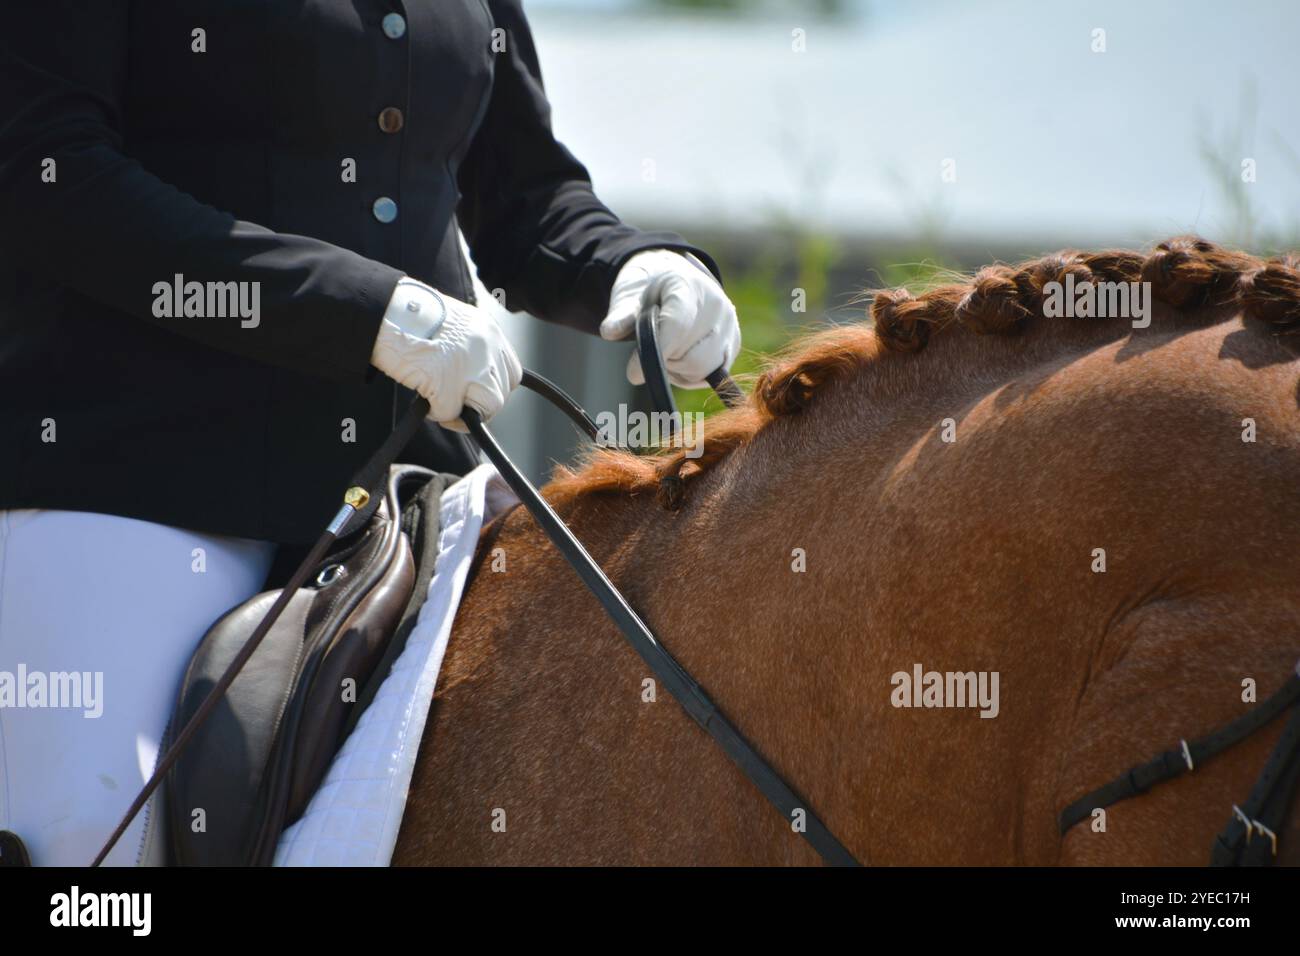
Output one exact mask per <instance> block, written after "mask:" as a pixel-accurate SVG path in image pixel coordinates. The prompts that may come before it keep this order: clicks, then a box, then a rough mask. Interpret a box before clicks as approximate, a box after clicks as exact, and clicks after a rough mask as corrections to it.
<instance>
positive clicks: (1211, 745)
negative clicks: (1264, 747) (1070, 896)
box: [1060, 674, 1300, 855]
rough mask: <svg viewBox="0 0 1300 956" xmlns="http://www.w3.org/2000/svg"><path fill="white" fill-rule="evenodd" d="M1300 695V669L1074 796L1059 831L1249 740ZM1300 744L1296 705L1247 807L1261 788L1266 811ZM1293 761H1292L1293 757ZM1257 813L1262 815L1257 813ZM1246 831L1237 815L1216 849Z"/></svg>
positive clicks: (1297, 758) (1299, 756) (1296, 761)
mask: <svg viewBox="0 0 1300 956" xmlns="http://www.w3.org/2000/svg"><path fill="white" fill-rule="evenodd" d="M1298 700H1300V674H1293V675H1292V676H1291V677H1290V679H1289V680H1287V682H1286V683H1285V684H1283V685H1282V687H1281V688H1280V689H1278V690H1277V692H1275V693H1274V694H1273V695H1272V696H1271V697H1269V698H1268V699H1267V700H1265V701H1264V702H1263V703H1261V704H1259V705H1257V706H1256V707H1255V708H1254V709H1253V710H1251V711H1250V713H1248V714H1244V715H1243V716H1241V717H1238V718H1237V719H1236V720H1234V721H1232V722H1231V723H1228V724H1225V725H1224V726H1222V727H1220V728H1219V729H1218V730H1215V731H1213V732H1212V733H1209V734H1207V735H1205V736H1204V737H1201V738H1199V739H1198V740H1194V741H1192V742H1191V743H1188V742H1187V741H1181V742H1180V746H1178V747H1177V748H1175V749H1173V750H1166V751H1165V752H1164V753H1162V754H1160V755H1159V756H1157V757H1156V758H1155V759H1153V760H1149V761H1147V762H1146V763H1143V764H1138V765H1137V766H1136V767H1132V768H1130V769H1129V770H1128V771H1126V772H1125V773H1123V774H1121V775H1120V776H1118V777H1116V778H1115V779H1114V780H1112V781H1111V782H1110V783H1108V784H1106V785H1105V786H1102V787H1098V788H1097V789H1096V790H1093V791H1092V792H1090V793H1087V794H1085V795H1084V796H1082V797H1080V798H1079V799H1078V800H1075V801H1074V802H1073V803H1071V804H1070V805H1069V806H1068V807H1066V808H1065V809H1064V810H1062V811H1061V816H1060V832H1061V833H1062V834H1064V833H1065V832H1066V831H1068V830H1069V829H1070V828H1071V827H1073V826H1074V825H1075V824H1076V823H1079V822H1081V821H1083V820H1085V819H1087V818H1088V816H1089V815H1091V813H1092V811H1093V810H1095V809H1097V808H1099V807H1108V806H1110V805H1111V804H1114V803H1118V802H1119V801H1121V800H1127V799H1129V798H1130V797H1136V796H1137V795H1138V794H1141V793H1145V792H1146V791H1147V790H1150V789H1151V788H1152V787H1153V786H1155V785H1156V784H1158V783H1164V782H1165V781H1166V780H1173V779H1174V778H1175V777H1180V776H1182V775H1183V774H1185V773H1190V772H1191V771H1192V770H1193V769H1195V768H1196V767H1197V766H1200V765H1201V764H1202V763H1204V762H1205V761H1206V760H1209V759H1210V758H1211V757H1214V756H1216V755H1218V754H1220V753H1223V751H1225V750H1227V749H1228V748H1230V747H1232V746H1234V745H1235V744H1238V743H1240V742H1241V741H1242V740H1245V739H1246V738H1247V737H1249V736H1250V735H1251V734H1253V733H1254V732H1255V731H1257V730H1259V729H1260V728H1261V727H1263V726H1265V725H1266V724H1268V723H1271V722H1272V721H1273V719H1274V718H1275V717H1277V716H1278V715H1279V714H1281V713H1282V712H1283V711H1284V710H1286V709H1287V708H1289V707H1291V706H1292V705H1293V704H1295V703H1296V701H1298ZM1298 750H1300V711H1297V713H1296V715H1295V716H1293V717H1292V718H1291V720H1290V721H1289V722H1288V724H1287V728H1286V730H1285V731H1284V732H1283V734H1282V739H1281V740H1279V741H1278V745H1277V747H1276V748H1274V751H1273V756H1272V757H1270V758H1269V762H1268V764H1267V765H1266V766H1265V768H1264V773H1263V775H1261V778H1260V780H1259V782H1258V783H1257V784H1256V788H1255V790H1254V791H1252V792H1251V799H1250V800H1247V806H1248V807H1251V806H1253V804H1252V801H1255V800H1256V797H1257V793H1258V794H1260V795H1259V797H1258V801H1257V802H1258V803H1259V806H1257V807H1254V809H1255V810H1256V811H1258V812H1263V809H1264V805H1265V804H1266V803H1269V800H1270V797H1269V795H1270V794H1273V793H1275V792H1277V788H1278V784H1279V783H1285V782H1286V779H1287V774H1288V773H1294V770H1295V766H1293V765H1297V766H1300V753H1298ZM1288 761H1290V762H1289V763H1288ZM1266 780H1271V783H1269V784H1268V785H1267V786H1264V785H1265V781H1266ZM1290 782H1291V786H1292V787H1294V783H1295V780H1294V778H1291V781H1290ZM1261 788H1262V790H1261ZM1288 802H1289V801H1288ZM1242 812H1243V813H1246V815H1247V816H1248V817H1249V816H1250V813H1249V811H1247V810H1246V809H1245V808H1242ZM1280 812H1281V814H1283V815H1285V812H1286V807H1285V806H1282V807H1281V810H1280ZM1252 819H1257V818H1253V817H1252ZM1234 825H1235V826H1234ZM1274 829H1275V828H1274ZM1247 833H1248V830H1247V828H1246V824H1245V823H1243V822H1242V821H1241V820H1240V819H1238V818H1237V817H1234V818H1233V821H1232V823H1230V824H1229V826H1228V828H1227V829H1226V830H1225V831H1224V833H1222V834H1220V836H1219V840H1218V841H1216V851H1215V853H1216V855H1218V854H1219V851H1218V849H1217V848H1218V846H1219V845H1220V844H1222V845H1224V846H1225V848H1227V847H1235V846H1237V844H1238V843H1239V842H1240V840H1241V839H1245V838H1246V836H1247ZM1266 842H1267V841H1266Z"/></svg>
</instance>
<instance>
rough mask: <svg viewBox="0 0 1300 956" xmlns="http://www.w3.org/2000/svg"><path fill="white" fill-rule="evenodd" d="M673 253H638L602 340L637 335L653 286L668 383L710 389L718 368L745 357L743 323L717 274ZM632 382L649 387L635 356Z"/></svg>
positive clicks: (615, 295) (613, 300) (617, 285)
mask: <svg viewBox="0 0 1300 956" xmlns="http://www.w3.org/2000/svg"><path fill="white" fill-rule="evenodd" d="M687 255H689V253H687V254H683V253H677V252H672V251H670V250H668V249H650V250H647V251H645V252H638V253H637V254H636V255H634V256H633V257H632V258H631V259H628V260H627V262H626V263H624V264H623V268H622V269H620V270H619V271H618V277H617V278H616V279H615V280H614V289H613V291H612V292H611V293H610V297H609V315H607V316H605V320H604V321H603V322H601V323H600V337H601V338H602V339H605V340H606V341H610V342H617V341H621V340H622V339H626V338H628V337H630V336H632V335H634V334H635V332H636V319H637V315H638V313H639V312H640V310H641V297H642V294H643V293H645V291H646V288H647V287H650V289H651V292H650V296H651V301H652V302H653V303H657V304H658V306H659V324H658V325H657V326H656V330H657V331H658V333H659V350H660V351H661V352H662V353H663V357H664V365H665V366H666V368H667V371H668V378H669V380H670V381H672V383H673V384H674V385H678V386H680V387H682V388H705V387H706V386H707V382H706V381H705V377H706V376H707V375H708V374H709V373H710V372H712V371H713V370H714V369H717V368H726V369H730V368H731V363H732V362H734V361H735V360H736V356H737V355H739V354H740V323H738V322H737V321H736V307H735V306H734V305H732V304H731V300H730V299H728V298H727V294H726V293H725V292H723V291H722V286H720V285H718V282H717V280H716V279H714V278H713V275H712V274H711V273H710V272H708V270H706V269H705V268H704V266H703V265H696V263H698V262H699V260H698V259H696V258H695V257H694V256H691V257H690V259H687ZM627 379H628V381H629V382H631V383H632V384H633V385H641V384H643V383H644V382H645V374H644V373H643V372H642V371H641V361H640V359H639V358H637V354H636V352H635V351H633V353H632V358H631V359H630V360H629V361H628V363H627Z"/></svg>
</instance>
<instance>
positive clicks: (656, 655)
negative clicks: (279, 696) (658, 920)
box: [91, 307, 859, 866]
mask: <svg viewBox="0 0 1300 956" xmlns="http://www.w3.org/2000/svg"><path fill="white" fill-rule="evenodd" d="M657 311H658V310H657V309H656V308H654V307H650V308H646V309H643V310H642V312H641V315H640V316H639V317H638V320H637V325H636V340H637V353H638V355H639V357H640V360H641V368H642V371H643V372H644V374H645V379H646V385H647V387H648V388H649V390H650V394H651V397H652V399H653V403H654V406H655V408H656V410H657V411H659V412H666V413H668V414H669V422H670V423H673V424H674V425H675V423H676V421H677V408H676V403H675V402H674V401H673V393H672V387H671V385H670V384H669V381H668V376H667V373H666V372H665V369H664V364H663V359H662V356H661V354H660V352H659V346H658V341H657V335H656V329H655V323H656V320H657V318H658V315H657ZM707 381H708V383H709V385H710V386H711V387H712V388H713V390H714V392H715V393H716V394H717V395H718V397H719V398H720V399H722V401H723V402H724V403H725V404H726V405H727V406H729V407H731V406H735V405H737V404H739V403H740V402H742V401H743V400H744V395H743V393H742V392H741V391H740V389H739V388H738V387H737V386H736V383H735V382H734V381H733V380H732V379H731V377H730V376H729V375H728V374H727V372H726V369H725V368H719V369H717V370H716V371H715V372H713V373H712V374H710V375H709V376H708V378H707ZM521 384H522V385H523V386H524V387H525V388H528V389H529V390H531V391H533V392H535V393H536V394H538V395H540V396H541V397H543V398H545V399H546V400H547V401H549V402H550V403H551V404H553V405H555V406H556V407H557V408H559V409H560V410H561V411H562V412H564V413H565V415H567V416H568V417H569V418H570V419H571V420H572V421H573V422H575V423H576V424H577V425H578V427H579V428H581V429H582V430H583V432H585V433H586V434H587V436H588V437H589V438H591V439H593V440H595V439H596V438H597V436H598V434H599V429H598V427H597V426H596V424H595V422H594V421H592V419H591V417H590V416H589V415H588V414H587V413H586V412H585V411H584V410H583V408H582V406H580V405H579V404H578V403H577V402H576V401H574V400H573V398H572V397H570V396H569V395H568V394H567V393H566V392H564V390H563V389H561V388H560V387H559V386H557V385H555V384H554V383H553V382H551V381H549V380H548V379H546V378H543V377H542V376H540V375H538V374H536V373H534V372H531V371H529V370H527V369H525V370H524V374H523V380H522V382H521ZM428 413H429V403H428V401H427V400H425V399H423V398H417V399H416V400H415V401H414V402H412V403H411V406H410V407H409V408H408V409H407V411H406V412H405V414H404V415H403V416H402V418H401V419H400V420H399V421H398V423H397V425H396V427H395V428H394V429H393V432H392V433H391V434H390V435H389V436H388V438H387V439H385V440H384V443H383V444H382V445H381V446H380V447H379V448H378V450H376V451H375V453H374V454H373V455H372V456H371V457H370V460H369V461H367V462H366V464H365V465H364V466H363V467H362V469H361V470H360V471H359V472H357V474H356V475H355V477H354V478H353V481H352V484H351V486H350V487H349V488H348V490H347V492H346V493H345V494H344V496H343V505H342V507H341V508H340V509H339V511H338V513H337V514H336V515H335V516H334V519H333V520H332V521H330V523H329V525H328V526H327V527H326V529H325V531H324V532H323V533H322V535H321V537H320V539H319V540H318V541H317V542H316V544H315V545H313V546H312V548H311V551H310V552H308V554H307V556H306V558H304V559H303V562H302V564H300V565H299V566H298V568H297V569H296V570H295V571H294V573H293V575H292V576H291V577H290V578H289V582H288V584H287V585H286V586H285V587H284V588H283V590H282V591H281V592H280V595H279V597H278V598H277V599H276V601H275V602H274V603H273V604H272V605H271V607H270V609H269V610H268V611H267V612H266V615H265V617H263V618H262V620H261V621H260V622H259V623H258V625H257V627H256V628H254V630H253V633H252V634H251V635H250V636H249V638H248V641H247V642H246V643H245V644H244V646H243V647H242V648H241V649H240V651H239V653H238V654H237V655H235V658H234V659H233V660H232V661H231V662H230V665H229V666H228V667H227V669H226V671H225V672H224V673H223V674H222V675H221V678H220V679H219V680H218V681H217V682H216V683H215V684H214V685H213V687H212V690H211V691H210V692H209V693H208V696H207V697H206V698H205V699H204V701H203V703H202V704H201V705H200V706H199V708H198V709H197V710H196V711H195V712H194V715H193V717H191V718H190V720H189V722H188V723H187V724H186V725H185V726H184V727H183V728H182V729H181V731H180V732H179V733H178V734H177V735H176V737H175V738H174V740H173V741H172V743H171V745H170V746H169V747H168V748H167V751H166V752H165V753H164V754H163V755H162V757H160V758H159V760H158V762H157V765H156V766H155V769H154V772H153V775H152V776H151V777H150V778H149V780H148V781H147V782H146V783H145V785H144V786H143V787H142V788H141V790H140V792H139V794H137V795H136V798H135V800H134V801H132V803H131V806H130V808H129V809H128V810H127V812H126V814H125V816H124V817H123V818H122V821H121V822H120V823H119V824H118V825H117V828H116V829H115V830H114V831H113V834H112V835H111V836H110V837H109V839H108V841H107V842H106V843H105V844H104V847H103V849H101V850H100V851H99V854H98V855H97V856H96V857H95V860H94V862H93V863H92V864H91V865H92V866H99V865H100V864H102V863H103V862H104V859H105V858H106V857H107V856H108V854H109V852H110V851H111V850H112V849H113V847H114V845H116V843H117V841H118V840H119V839H121V837H122V834H123V833H125V832H126V830H127V828H128V827H129V826H130V824H131V821H132V820H133V819H134V818H135V816H136V815H137V814H138V813H139V812H140V811H141V810H142V809H143V808H144V806H145V804H146V803H147V802H148V801H149V798H150V797H151V796H152V795H153V793H154V792H155V791H156V790H157V789H158V787H159V785H160V784H161V783H162V781H163V780H164V779H165V777H166V775H167V773H168V772H169V771H170V770H171V768H172V767H173V766H174V765H175V764H176V761H177V760H178V759H179V758H180V755H181V754H182V752H183V751H184V750H185V748H186V746H187V745H188V744H189V742H190V741H191V739H193V737H194V735H195V733H196V732H197V731H198V729H199V728H200V727H201V726H202V725H203V723H204V722H205V721H206V720H207V719H208V717H209V716H210V715H211V714H212V712H213V710H215V709H216V707H217V705H218V704H219V703H220V701H221V698H222V697H223V696H224V694H225V693H226V690H227V689H228V688H229V687H230V685H231V684H232V683H234V681H235V678H236V677H237V676H238V674H239V672H240V670H241V669H242V668H243V667H244V665H245V664H246V663H247V662H248V660H249V658H251V657H252V656H253V653H254V651H256V650H257V648H258V645H259V644H261V642H262V640H263V638H265V637H266V634H267V632H269V631H270V629H271V626H272V625H273V624H274V623H275V621H276V619H277V618H279V616H280V615H281V613H283V611H284V609H285V607H286V606H287V605H288V603H289V600H290V599H291V598H292V597H293V595H294V594H295V593H296V592H297V591H298V590H299V589H300V588H301V587H303V586H304V585H305V584H306V583H307V578H308V577H309V576H310V574H311V571H312V569H313V568H314V567H315V566H316V565H317V564H318V563H319V562H320V560H321V559H322V558H323V557H324V555H325V554H326V552H327V551H328V550H329V547H330V545H331V544H332V543H333V542H334V541H335V539H336V538H337V537H338V536H339V534H340V533H341V532H342V530H343V528H344V526H345V525H347V524H348V523H349V521H350V520H351V519H352V518H353V517H354V516H355V515H356V514H357V513H358V512H360V511H362V510H363V509H364V508H365V506H366V504H367V503H368V501H369V499H370V492H369V491H368V490H367V489H370V488H375V487H378V486H379V484H380V483H381V481H382V480H383V477H384V475H385V474H386V473H387V471H388V468H389V466H390V465H391V464H392V463H393V462H394V461H395V460H396V458H397V456H398V455H399V454H401V452H402V450H403V449H404V448H405V447H406V446H407V444H408V443H409V442H410V440H411V439H412V437H413V436H414V435H415V434H416V433H417V432H418V430H419V429H420V428H421V427H422V426H423V424H424V421H425V417H426V416H427V415H428ZM461 417H462V420H463V421H464V423H465V426H466V427H467V428H468V429H469V433H470V436H471V437H472V438H473V440H474V442H475V444H477V445H478V447H479V449H480V450H481V451H482V453H483V454H484V455H485V456H486V457H487V459H488V460H489V461H490V462H491V463H492V464H493V465H494V466H495V467H496V469H497V471H498V472H499V473H500V475H501V477H502V478H503V479H505V481H506V484H508V485H509V486H510V488H511V490H513V491H514V493H515V494H516V495H517V496H518V497H519V500H520V501H521V502H522V503H523V505H524V507H525V508H527V509H528V512H529V513H530V514H531V515H532V516H533V519H534V520H535V521H536V522H537V523H538V524H539V525H540V526H541V528H542V530H543V531H544V532H545V533H546V536H547V537H548V538H549V539H550V540H551V543H552V544H554V545H555V547H556V549H557V550H558V551H559V552H560V554H561V555H563V556H564V559H565V560H566V561H567V562H568V563H569V565H570V566H571V567H572V568H573V570H574V571H575V572H576V573H577V575H578V577H579V578H581V579H582V582H583V583H584V584H585V585H586V586H587V588H588V589H589V590H590V591H591V593H592V594H593V595H595V597H596V599H597V600H599V601H600V603H601V606H602V607H604V609H605V611H606V613H607V614H608V615H609V617H610V619H611V620H612V621H613V622H614V624H615V625H616V626H617V627H618V629H619V631H620V632H622V634H623V637H624V638H625V639H626V640H627V642H628V643H629V644H630V645H631V646H632V649H633V650H634V651H636V653H637V654H638V655H639V656H640V657H641V659H642V660H643V661H644V662H645V663H646V665H647V666H648V667H649V668H650V670H651V671H652V672H653V673H654V675H655V677H656V678H657V679H658V680H659V682H660V683H661V684H662V685H663V686H664V687H666V688H667V689H668V691H669V693H671V694H672V695H673V697H675V698H676V699H677V702H678V703H679V704H680V705H681V706H682V708H683V709H684V710H685V711H686V713H687V714H688V715H689V716H690V717H691V718H692V719H693V720H694V721H695V722H696V723H697V724H699V725H700V727H702V728H703V729H704V731H705V732H706V733H708V735H709V736H710V737H712V738H713V740H714V742H715V743H716V744H717V745H718V746H719V747H720V748H721V749H722V751H723V752H724V753H725V754H726V755H727V756H728V757H730V758H731V760H732V761H733V762H734V763H735V764H736V766H737V767H739V768H740V769H741V770H742V771H743V772H744V774H745V776H747V777H748V778H749V779H750V781H751V782H752V783H753V784H754V786H755V787H757V788H758V790H759V792H761V793H762V794H763V796H764V797H766V798H767V800H768V802H769V803H771V804H772V805H773V806H774V807H775V808H776V809H777V810H778V811H780V813H781V815H782V816H783V817H784V818H785V819H786V821H787V822H788V823H790V825H791V827H792V829H793V830H794V831H795V832H797V833H799V834H800V835H801V836H802V837H803V838H804V839H805V840H807V841H808V843H809V844H810V845H811V846H812V847H813V849H815V850H816V851H817V852H818V853H819V854H820V855H821V857H822V859H823V860H825V861H826V862H827V863H828V864H831V865H834V866H858V865H859V863H858V861H857V860H856V859H855V858H854V856H853V854H852V853H850V852H849V850H848V849H847V848H845V846H844V845H843V844H842V843H840V841H839V840H838V839H836V837H835V835H834V834H833V833H831V831H830V830H829V829H827V827H826V826H825V824H823V823H822V822H821V820H820V819H818V817H817V816H816V814H814V813H813V812H812V810H811V809H810V808H809V807H808V804H807V802H806V801H804V800H803V799H801V798H800V797H799V796H798V794H796V793H795V791H794V790H793V789H791V787H790V786H789V785H788V784H787V783H786V782H785V780H783V779H782V777H781V775H780V774H778V773H777V772H776V770H775V769H773V767H772V765H771V764H770V763H768V762H767V760H765V759H764V758H763V756H762V755H761V754H760V753H759V752H758V750H757V749H755V747H754V746H753V745H752V744H751V743H750V742H749V741H748V740H746V739H745V737H744V736H743V735H742V734H741V733H740V731H739V730H737V729H736V727H735V725H734V724H732V723H731V721H729V720H728V719H727V718H726V716H725V715H724V714H723V713H722V711H721V710H719V709H718V706H717V705H716V704H715V703H714V702H713V701H712V700H711V699H710V698H709V696H708V694H707V693H705V691H704V689H703V688H702V687H701V686H700V685H699V684H698V683H697V682H696V681H695V679H694V678H692V677H691V675H690V674H689V673H688V672H687V671H686V670H685V668H683V667H682V666H681V665H680V664H679V663H678V662H677V661H676V659H675V658H673V656H672V655H671V654H670V653H669V652H668V651H667V649H666V648H665V647H664V646H663V645H662V644H661V643H660V642H659V641H658V640H657V639H656V638H655V635H654V633H653V632H652V631H651V630H650V628H649V627H648V626H647V625H646V623H645V622H644V621H643V620H642V619H641V617H640V616H639V615H638V614H637V613H636V611H635V610H633V608H632V606H631V605H630V604H628V602H627V599H626V598H625V597H624V596H623V595H622V593H620V592H619V590H618V588H617V587H615V586H614V584H613V583H612V582H611V581H610V580H609V578H608V577H607V576H606V575H605V573H604V571H602V570H601V568H600V565H599V564H597V563H596V561H595V559H594V558H592V557H591V555H590V554H589V553H588V552H587V550H586V549H585V548H584V547H583V546H582V544H581V542H579V541H578V539H577V538H576V537H574V535H573V532H572V531H570V530H569V528H568V526H567V525H565V524H564V522H563V521H562V520H560V517H559V516H558V515H557V514H556V513H555V511H554V510H553V509H552V508H551V506H550V505H549V504H548V503H547V502H546V500H545V499H544V498H542V496H541V495H540V494H538V491H537V489H536V488H535V487H534V486H533V484H532V482H530V481H529V480H528V478H527V477H525V476H524V474H523V473H522V472H521V471H520V470H519V469H518V468H517V467H516V466H515V464H514V463H513V462H512V461H511V460H510V458H509V457H508V456H507V455H506V453H505V451H504V450H503V449H502V448H501V446H500V445H499V444H498V443H497V441H496V439H495V438H494V437H493V436H492V433H491V432H490V431H488V428H487V426H486V425H485V424H484V423H483V420H482V418H481V417H480V416H479V414H478V413H477V412H476V411H475V410H474V409H472V408H468V407H466V408H465V409H464V411H463V412H462V414H461Z"/></svg>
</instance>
